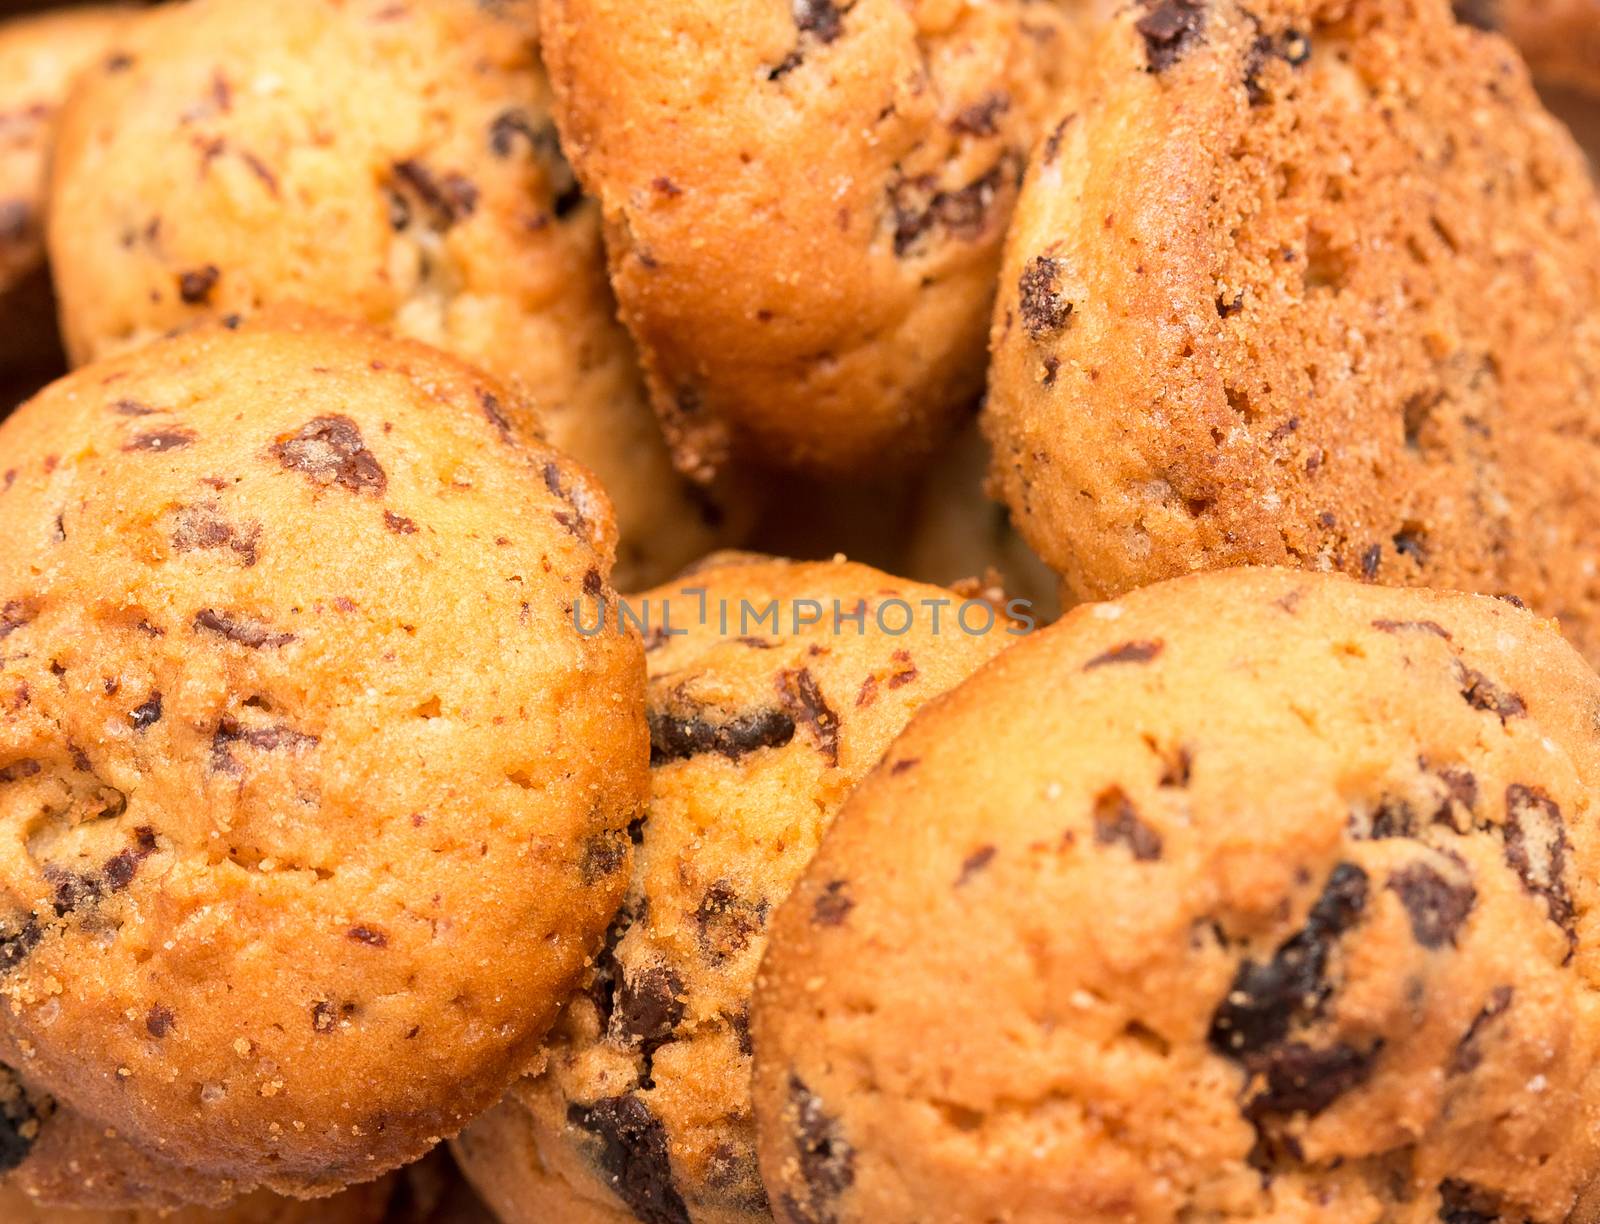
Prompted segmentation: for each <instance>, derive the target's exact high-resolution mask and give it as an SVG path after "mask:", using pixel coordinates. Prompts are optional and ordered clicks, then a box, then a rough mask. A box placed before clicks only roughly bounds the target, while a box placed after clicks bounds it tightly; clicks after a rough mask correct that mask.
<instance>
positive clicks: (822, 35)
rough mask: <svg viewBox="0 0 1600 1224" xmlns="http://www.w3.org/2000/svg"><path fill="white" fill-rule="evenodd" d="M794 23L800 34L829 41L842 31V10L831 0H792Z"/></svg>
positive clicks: (821, 40)
mask: <svg viewBox="0 0 1600 1224" xmlns="http://www.w3.org/2000/svg"><path fill="white" fill-rule="evenodd" d="M793 11H794V24H795V28H796V29H798V30H799V31H800V32H801V33H802V34H810V35H811V36H812V37H814V38H815V39H816V40H817V41H818V42H824V43H831V42H832V41H833V40H834V39H836V38H838V37H839V35H840V34H842V33H844V11H843V10H842V9H840V8H839V6H838V5H837V4H835V3H833V0H794V8H793Z"/></svg>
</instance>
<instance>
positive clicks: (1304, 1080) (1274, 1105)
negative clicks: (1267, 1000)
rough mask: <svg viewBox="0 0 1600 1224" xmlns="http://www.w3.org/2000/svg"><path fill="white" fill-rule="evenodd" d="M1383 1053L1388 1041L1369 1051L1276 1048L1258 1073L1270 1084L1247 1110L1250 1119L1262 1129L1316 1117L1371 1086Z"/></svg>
mask: <svg viewBox="0 0 1600 1224" xmlns="http://www.w3.org/2000/svg"><path fill="white" fill-rule="evenodd" d="M1382 1048H1383V1043H1382V1042H1379V1043H1378V1044H1377V1045H1375V1046H1373V1047H1372V1048H1371V1049H1369V1050H1358V1049H1356V1048H1355V1047H1353V1046H1348V1045H1345V1044H1343V1043H1340V1044H1337V1045H1332V1046H1327V1047H1323V1048H1318V1047H1315V1046H1310V1045H1307V1044H1306V1043H1304V1042H1301V1041H1287V1042H1284V1043H1282V1044H1281V1045H1276V1046H1274V1047H1272V1049H1271V1050H1269V1051H1268V1052H1267V1053H1266V1056H1265V1058H1264V1059H1263V1060H1262V1065H1261V1066H1260V1067H1259V1069H1258V1070H1259V1073H1260V1074H1262V1075H1263V1076H1264V1077H1265V1079H1266V1084H1265V1087H1264V1088H1263V1090H1262V1091H1261V1092H1260V1093H1258V1094H1257V1095H1256V1096H1254V1097H1252V1098H1251V1099H1250V1101H1249V1103H1248V1104H1247V1105H1246V1106H1245V1110H1244V1112H1245V1116H1246V1117H1247V1118H1249V1119H1250V1121H1252V1122H1255V1123H1258V1124H1259V1123H1261V1122H1263V1121H1265V1120H1266V1119H1268V1118H1272V1117H1282V1116H1284V1115H1287V1114H1305V1115H1307V1116H1308V1117H1315V1116H1316V1115H1317V1114H1319V1113H1321V1112H1322V1111H1323V1110H1325V1109H1326V1108H1328V1106H1329V1105H1332V1104H1333V1103H1334V1102H1335V1101H1336V1100H1338V1099H1339V1098H1340V1097H1341V1096H1343V1095H1344V1094H1345V1093H1347V1092H1349V1091H1350V1090H1351V1089H1352V1088H1359V1087H1360V1086H1361V1085H1362V1084H1364V1083H1365V1082H1366V1081H1367V1078H1368V1077H1369V1076H1370V1075H1371V1074H1372V1064H1373V1063H1374V1062H1375V1061H1376V1059H1377V1056H1378V1052H1379V1051H1380V1050H1381V1049H1382Z"/></svg>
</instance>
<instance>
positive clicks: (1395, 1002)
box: [753, 570, 1600, 1224]
mask: <svg viewBox="0 0 1600 1224" xmlns="http://www.w3.org/2000/svg"><path fill="white" fill-rule="evenodd" d="M1596 708H1600V680H1597V678H1596V677H1595V674H1594V673H1593V672H1592V671H1591V670H1590V669H1589V668H1588V667H1587V666H1586V665H1585V664H1584V662H1583V660H1582V659H1581V658H1580V657H1579V656H1578V655H1577V653H1576V652H1575V651H1573V649H1572V648H1571V647H1570V646H1569V645H1567V643H1566V642H1564V641H1563V640H1562V639H1561V638H1560V636H1559V635H1558V634H1557V633H1556V632H1555V629H1554V626H1553V625H1552V624H1551V623H1550V622H1547V621H1546V622H1541V621H1539V620H1537V619H1535V618H1534V617H1533V616H1532V615H1530V614H1529V613H1527V612H1526V611H1523V610H1520V609H1517V608H1516V607H1514V606H1513V605H1511V604H1509V603H1507V602H1505V601H1502V600H1496V599H1492V598H1489V597H1486V596H1478V597H1471V596H1461V595H1442V594H1437V593H1434V592H1428V591H1409V590H1397V589H1387V588H1381V587H1374V586H1367V585H1363V584H1360V583H1356V582H1353V581H1351V580H1349V579H1346V578H1343V577H1341V576H1336V575H1317V574H1303V573H1296V572H1294V571H1289V570H1270V571H1269V570H1254V571H1252V570H1241V571H1227V572H1221V573H1213V574H1206V575H1200V576H1197V577H1193V578H1188V579H1182V580H1179V581H1175V582H1172V583H1167V584H1162V585H1158V586H1154V587H1151V588H1148V589H1146V590H1143V591H1139V592H1136V593H1134V594H1132V595H1129V596H1127V597H1126V598H1124V599H1122V600H1120V601H1118V602H1117V603H1114V604H1097V605H1090V606H1085V607H1081V608H1078V609H1076V610H1074V611H1073V612H1070V613H1068V614H1067V616H1066V617H1065V618H1064V619H1063V620H1062V621H1061V622H1060V623H1059V624H1058V625H1056V626H1054V627H1052V628H1050V629H1046V630H1044V631H1043V632H1042V633H1039V634H1036V635H1034V636H1033V637H1031V638H1029V639H1028V640H1027V641H1025V642H1023V643H1022V644H1021V645H1018V646H1016V647H1014V648H1012V649H1011V650H1009V651H1007V652H1006V653H1005V654H1003V655H1001V656H1000V657H999V658H998V659H996V660H995V661H994V662H992V663H990V664H989V665H987V666H986V667H985V668H983V669H982V670H980V671H979V672H978V673H976V674H975V675H974V676H973V677H972V679H970V680H969V681H967V682H966V683H965V684H963V685H962V686H960V687H959V688H957V689H955V690H954V691H953V692H951V693H949V694H947V695H946V696H945V697H944V698H942V699H941V700H940V701H938V702H936V703H934V704H933V705H931V706H929V707H927V708H926V709H925V710H924V711H923V712H922V713H920V714H919V715H918V716H917V717H916V718H915V719H914V720H913V721H912V723H911V725H910V727H909V728H908V729H907V730H906V732H905V733H904V734H902V735H901V736H900V738H899V739H897V740H896V741H895V743H894V744H893V745H892V746H891V748H890V749H889V750H888V752H887V753H886V754H885V757H884V760H883V763H882V764H881V765H880V766H879V767H878V768H877V769H876V770H875V771H874V772H873V773H872V774H871V775H870V776H869V777H868V778H867V779H866V780H864V781H863V782H862V783H861V785H860V786H859V787H858V788H857V789H856V790H855V792H854V793H853V794H852V796H851V797H850V798H849V799H848V800H847V801H846V803H845V805H844V807H843V809H842V810H841V811H840V813H839V815H838V817H837V819H836V820H835V822H834V823H833V825H832V827H831V828H830V830H829V832H828V835H827V836H826V838H824V840H823V844H822V847H821V849H820V851H819V852H818V854H817V856H816V857H815V858H814V859H813V860H812V862H811V864H810V865H809V867H808V868H807V870H806V873H805V875H804V877H803V878H802V879H801V881H800V882H799V883H798V884H797V885H796V887H795V889H794V891H793V893H792V894H791V896H790V897H789V899H788V900H787V901H786V902H785V903H784V904H783V906H782V907H781V908H780V909H779V911H778V913H777V915H776V917H775V918H774V920H773V924H772V929H771V943H770V946H769V950H768V955H767V959H766V961H765V962H764V963H763V966H762V975H761V980H760V983H759V985H758V988H757V994H756V1005H755V1010H754V1018H753V1034H754V1044H755V1051H756V1080H755V1105H756V1116H757V1123H758V1128H759V1132H760V1144H761V1167H762V1172H763V1174H764V1176H765V1178H766V1184H767V1188H768V1192H769V1193H770V1194H771V1196H772V1199H773V1202H774V1203H775V1204H778V1205H779V1211H778V1216H779V1218H780V1219H783V1220H787V1221H816V1220H830V1221H835V1222H837V1224H854V1222H857V1221H860V1222H863V1224H865V1222H870V1224H899V1222H901V1221H904V1222H907V1224H910V1222H912V1221H914V1222H915V1224H970V1222H971V1221H975V1220H1007V1221H1012V1222H1014V1224H1044V1222H1046V1221H1049V1222H1051V1224H1054V1222H1056V1221H1062V1220H1072V1221H1080V1222H1082V1224H1100V1222H1104V1224H1111V1222H1112V1221H1127V1220H1141V1221H1145V1220H1148V1221H1157V1220H1168V1221H1170V1220H1183V1219H1206V1220H1212V1221H1244V1220H1266V1219H1273V1220H1316V1221H1356V1220H1378V1219H1392V1220H1404V1221H1416V1222H1417V1224H1422V1222H1423V1221H1434V1220H1444V1221H1452V1222H1459V1221H1491V1220H1524V1221H1529V1222H1531V1224H1559V1222H1561V1221H1565V1220H1567V1219H1569V1218H1571V1219H1587V1218H1589V1216H1588V1215H1587V1214H1574V1215H1571V1216H1570V1217H1569V1212H1571V1211H1572V1208H1573V1205H1574V1202H1575V1200H1576V1198H1577V1196H1578V1194H1579V1192H1580V1191H1582V1190H1584V1189H1585V1188H1586V1187H1587V1186H1588V1185H1589V1184H1590V1183H1591V1182H1592V1181H1593V1179H1594V1176H1595V1170H1596V1167H1597V1159H1600V1150H1597V1141H1596V1135H1597V1134H1600V1132H1597V1130H1596V1127H1595V1122H1596V1118H1597V1112H1600V1106H1597V1104H1596V1102H1597V1096H1596V1088H1597V1087H1600V1075H1597V1070H1600V1061H1597V1060H1600V1030H1597V1026H1596V1021H1597V1019H1600V1014H1597V1010H1596V1000H1595V994H1594V988H1593V965H1594V959H1595V947H1594V944H1593V940H1594V938H1595V924H1594V913H1593V905H1594V896H1595V878H1596V877H1595V873H1596V869H1597V867H1600V858H1597V852H1600V843H1597V840H1596V829H1595V827H1594V822H1593V820H1592V818H1591V813H1590V810H1589V803H1590V800H1589V796H1590V795H1591V794H1592V793H1593V791H1594V787H1595V785H1596V784H1597V782H1600V732H1597V729H1596V724H1595V720H1594V712H1595V710H1596Z"/></svg>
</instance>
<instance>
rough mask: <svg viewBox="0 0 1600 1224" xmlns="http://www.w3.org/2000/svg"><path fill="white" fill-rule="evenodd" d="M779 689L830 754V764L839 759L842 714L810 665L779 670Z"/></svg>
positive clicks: (788, 703) (822, 750) (827, 753)
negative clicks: (823, 692)
mask: <svg viewBox="0 0 1600 1224" xmlns="http://www.w3.org/2000/svg"><path fill="white" fill-rule="evenodd" d="M778 692H779V693H780V694H781V695H782V697H783V700H784V703H785V704H786V705H787V706H788V707H789V709H790V710H792V711H793V712H794V716H795V719H796V720H797V721H799V722H801V723H804V724H805V726H806V728H807V729H808V730H809V731H810V732H811V736H812V738H813V739H815V740H816V741H817V748H818V749H819V750H820V751H821V752H822V755H823V756H825V757H827V758H828V764H830V765H837V764H838V763H839V716H838V715H837V714H835V713H834V712H833V710H832V708H831V707H830V706H829V705H828V702H827V700H826V698H824V697H823V695H822V689H821V688H819V687H818V685H817V678H816V677H815V676H813V675H812V674H811V671H810V669H809V668H805V667H802V668H800V669H799V670H798V671H785V672H780V673H779V674H778Z"/></svg>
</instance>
